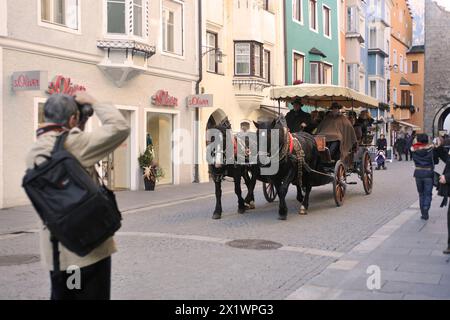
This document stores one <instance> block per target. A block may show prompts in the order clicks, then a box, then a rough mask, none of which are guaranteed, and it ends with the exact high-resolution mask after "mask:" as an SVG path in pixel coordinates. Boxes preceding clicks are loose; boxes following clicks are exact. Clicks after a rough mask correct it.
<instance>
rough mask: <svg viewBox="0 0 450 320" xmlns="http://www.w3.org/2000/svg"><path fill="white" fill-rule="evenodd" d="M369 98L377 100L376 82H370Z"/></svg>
mask: <svg viewBox="0 0 450 320" xmlns="http://www.w3.org/2000/svg"><path fill="white" fill-rule="evenodd" d="M370 96H371V97H372V98H375V99H376V98H377V82H376V81H375V80H371V81H370Z"/></svg>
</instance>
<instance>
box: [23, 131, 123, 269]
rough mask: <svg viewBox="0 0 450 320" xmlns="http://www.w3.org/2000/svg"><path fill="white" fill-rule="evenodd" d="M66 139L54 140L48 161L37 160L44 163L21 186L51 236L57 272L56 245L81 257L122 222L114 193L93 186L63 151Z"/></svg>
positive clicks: (103, 240)
mask: <svg viewBox="0 0 450 320" xmlns="http://www.w3.org/2000/svg"><path fill="white" fill-rule="evenodd" d="M67 135H68V133H67V132H66V133H64V134H62V135H60V136H59V137H58V138H57V140H56V144H55V147H54V149H53V151H52V153H51V156H50V157H48V156H44V155H41V156H39V157H43V158H46V159H47V161H45V162H44V163H42V164H41V165H39V166H37V165H35V167H34V168H33V169H29V170H27V172H26V174H25V177H24V178H23V183H22V187H23V188H24V189H25V191H26V193H27V195H28V197H29V198H30V200H31V202H32V204H33V206H34V208H35V209H36V211H37V213H38V214H39V216H40V218H41V219H42V221H43V223H44V224H45V225H46V226H47V228H48V229H49V231H50V233H51V235H52V242H53V250H54V252H53V254H54V263H55V269H56V268H57V269H58V270H59V253H58V252H57V249H58V244H57V241H59V242H61V243H62V244H63V245H64V246H65V247H66V248H67V249H69V250H70V251H72V252H74V253H75V254H77V255H79V256H80V257H84V256H86V255H88V254H89V253H90V252H92V250H94V249H95V248H97V247H98V246H99V245H101V244H102V243H103V242H105V241H106V240H107V239H108V238H110V237H111V236H113V235H114V233H115V232H116V231H117V230H119V229H120V227H121V220H122V215H121V213H120V211H119V209H118V207H117V202H116V198H115V195H114V193H113V192H112V191H110V190H109V189H108V188H106V187H105V186H104V185H101V186H98V185H97V184H95V182H94V181H93V180H92V178H91V177H90V176H89V174H88V172H87V171H86V170H85V169H84V168H83V167H82V166H81V164H80V162H79V161H78V160H77V159H76V158H75V157H74V156H73V155H72V154H71V153H70V152H68V151H66V150H65V149H64V142H65V140H66V137H67ZM55 251H56V252H55ZM55 258H56V259H55Z"/></svg>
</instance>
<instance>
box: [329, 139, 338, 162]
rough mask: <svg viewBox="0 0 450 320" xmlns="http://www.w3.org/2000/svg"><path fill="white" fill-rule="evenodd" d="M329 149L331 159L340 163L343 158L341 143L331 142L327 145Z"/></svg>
mask: <svg viewBox="0 0 450 320" xmlns="http://www.w3.org/2000/svg"><path fill="white" fill-rule="evenodd" d="M327 145H328V149H329V150H330V155H331V159H332V160H335V161H338V160H340V158H341V142H340V141H331V142H328V143H327Z"/></svg>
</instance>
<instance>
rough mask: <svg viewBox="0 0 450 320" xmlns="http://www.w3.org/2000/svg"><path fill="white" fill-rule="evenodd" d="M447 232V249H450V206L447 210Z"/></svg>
mask: <svg viewBox="0 0 450 320" xmlns="http://www.w3.org/2000/svg"><path fill="white" fill-rule="evenodd" d="M447 232H448V248H450V205H449V206H448V210H447Z"/></svg>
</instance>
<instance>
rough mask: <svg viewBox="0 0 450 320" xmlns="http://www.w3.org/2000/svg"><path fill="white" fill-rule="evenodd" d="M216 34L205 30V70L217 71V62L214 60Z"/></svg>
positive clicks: (216, 44)
mask: <svg viewBox="0 0 450 320" xmlns="http://www.w3.org/2000/svg"><path fill="white" fill-rule="evenodd" d="M217 46H218V43H217V34H216V33H213V32H209V31H208V32H206V48H207V52H208V53H207V62H208V65H207V70H208V71H209V72H214V73H217V72H218V63H217V60H216V55H217V49H218V47H217Z"/></svg>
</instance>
